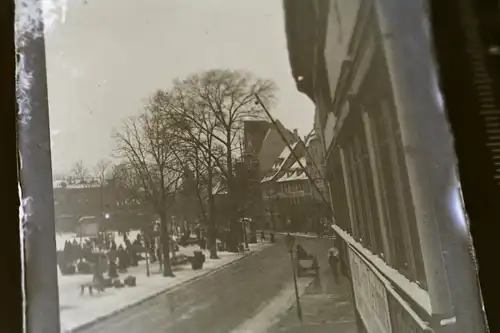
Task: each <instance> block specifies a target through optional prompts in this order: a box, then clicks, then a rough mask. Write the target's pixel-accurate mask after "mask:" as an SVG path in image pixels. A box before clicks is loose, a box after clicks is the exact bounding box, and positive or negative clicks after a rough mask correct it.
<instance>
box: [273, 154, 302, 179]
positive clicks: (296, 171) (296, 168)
mask: <svg viewBox="0 0 500 333" xmlns="http://www.w3.org/2000/svg"><path fill="white" fill-rule="evenodd" d="M306 162H307V160H306V158H305V157H301V158H300V163H299V162H298V161H295V162H294V163H293V164H292V165H291V166H290V169H288V170H287V171H286V172H285V173H284V174H283V176H281V177H280V178H279V179H278V180H277V182H278V183H282V182H290V181H295V180H307V179H308V178H307V175H306V173H305V171H304V169H303V168H302V166H304V167H305V166H306ZM301 164H302V166H301Z"/></svg>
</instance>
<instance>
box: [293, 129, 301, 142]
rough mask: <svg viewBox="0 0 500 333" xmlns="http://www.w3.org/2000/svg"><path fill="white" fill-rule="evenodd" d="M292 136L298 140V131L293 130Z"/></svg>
mask: <svg viewBox="0 0 500 333" xmlns="http://www.w3.org/2000/svg"><path fill="white" fill-rule="evenodd" d="M293 136H294V137H295V139H296V140H297V141H298V140H299V139H300V136H299V131H298V130H297V129H296V128H295V129H294V130H293Z"/></svg>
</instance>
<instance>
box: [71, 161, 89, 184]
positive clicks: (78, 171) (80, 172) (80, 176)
mask: <svg viewBox="0 0 500 333" xmlns="http://www.w3.org/2000/svg"><path fill="white" fill-rule="evenodd" d="M71 174H72V175H73V177H74V178H75V180H76V181H77V183H79V184H81V185H87V186H88V185H89V182H88V178H89V176H90V173H89V170H88V169H87V168H86V167H85V165H84V164H83V161H82V160H79V161H78V162H76V163H75V165H74V166H73V168H72V169H71Z"/></svg>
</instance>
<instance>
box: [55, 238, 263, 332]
mask: <svg viewBox="0 0 500 333" xmlns="http://www.w3.org/2000/svg"><path fill="white" fill-rule="evenodd" d="M270 245H271V244H267V243H264V244H250V252H257V251H260V250H262V249H263V248H265V247H267V246H270ZM197 249H199V248H198V247H197V246H191V247H186V248H181V249H180V251H179V252H180V253H184V254H188V255H192V253H193V251H194V250H197ZM179 252H177V253H179ZM204 252H205V255H206V257H207V259H206V261H205V264H204V265H203V269H201V270H197V271H194V270H192V269H191V266H190V265H189V264H188V265H182V266H180V267H176V268H175V267H174V274H175V277H174V278H165V277H163V276H162V274H161V273H160V272H159V266H158V265H157V264H151V265H150V272H151V275H150V276H149V277H147V276H146V263H145V262H141V263H140V265H139V266H138V267H131V268H129V270H128V272H127V273H124V274H121V275H120V278H121V279H123V278H124V277H126V276H127V275H134V276H135V277H136V279H137V286H136V287H124V288H120V289H115V288H108V289H106V291H105V292H104V293H101V294H99V293H97V292H94V295H93V296H90V295H88V290H86V291H85V294H84V295H83V296H81V295H80V284H81V283H82V282H88V281H91V280H92V276H91V275H70V276H60V277H59V302H60V308H61V327H62V328H63V331H66V332H68V331H72V330H74V329H75V328H77V327H80V326H82V325H85V324H88V323H91V322H93V321H96V320H98V319H100V318H103V317H107V316H109V315H111V314H113V313H115V312H118V311H120V310H121V309H123V308H126V307H129V306H132V305H134V304H136V303H139V302H141V301H142V300H144V299H147V298H149V297H153V296H155V295H157V294H160V293H162V292H165V291H167V290H169V289H171V288H174V287H176V286H178V285H179V284H182V283H184V282H187V281H189V280H191V279H194V278H198V277H201V276H203V275H206V274H208V273H210V272H213V271H214V270H216V269H217V268H220V267H222V266H224V265H227V264H230V263H231V262H233V261H235V260H237V259H239V258H241V257H242V256H243V254H240V253H228V252H218V255H219V257H220V259H217V260H211V259H209V256H208V251H204Z"/></svg>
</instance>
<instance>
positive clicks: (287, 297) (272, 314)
mask: <svg viewBox="0 0 500 333" xmlns="http://www.w3.org/2000/svg"><path fill="white" fill-rule="evenodd" d="M312 282H313V278H307V279H300V280H298V281H297V289H298V294H299V297H300V296H301V295H302V294H304V293H305V291H306V288H307V287H308V286H309V285H310V284H311V283H312ZM294 302H295V289H294V286H293V283H290V284H288V285H287V286H286V287H285V288H283V289H282V290H281V291H280V293H279V294H278V295H277V296H276V297H274V298H273V299H272V300H271V301H269V302H268V303H266V304H264V305H263V306H262V307H261V308H260V309H258V311H257V314H256V315H255V316H254V317H253V318H250V319H248V320H247V321H245V322H244V323H243V324H241V325H240V326H239V327H237V328H236V329H234V330H233V331H232V332H231V333H254V332H267V330H268V329H269V328H271V327H272V326H273V325H274V324H276V323H277V322H278V321H279V317H280V315H281V314H283V313H285V312H286V311H287V310H288V309H290V308H291V307H292V306H293V304H294Z"/></svg>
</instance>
